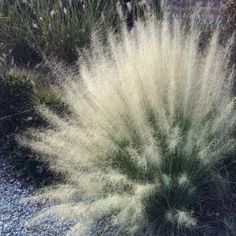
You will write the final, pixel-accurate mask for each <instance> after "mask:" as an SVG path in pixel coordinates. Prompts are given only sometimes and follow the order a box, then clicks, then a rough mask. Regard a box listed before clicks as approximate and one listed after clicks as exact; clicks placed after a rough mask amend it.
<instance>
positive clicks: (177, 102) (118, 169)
mask: <svg viewBox="0 0 236 236" xmlns="http://www.w3.org/2000/svg"><path fill="white" fill-rule="evenodd" d="M189 26H190V27H189ZM186 28H188V30H186ZM200 35H201V30H199V29H198V26H197V25H196V23H195V22H194V21H193V22H192V23H190V25H188V27H186V25H185V24H184V22H183V21H182V20H180V19H172V21H171V22H170V21H169V20H168V18H167V17H165V18H164V20H163V21H161V22H158V21H156V20H155V19H148V20H147V21H146V22H136V25H135V28H134V29H133V30H132V32H128V31H127V30H126V29H123V33H122V36H121V37H119V38H117V37H115V36H114V35H110V37H109V39H110V40H109V42H110V43H109V46H108V48H107V47H106V48H105V47H102V46H101V44H97V42H98V41H97V40H96V41H95V43H94V46H93V48H92V52H90V53H88V54H87V56H85V58H86V59H85V58H84V59H81V60H80V72H79V74H78V75H77V76H74V75H73V76H72V78H70V74H68V78H67V80H66V82H64V83H63V84H62V87H63V91H64V94H63V98H64V100H65V102H66V103H67V104H68V106H69V108H70V110H71V114H70V116H68V117H66V118H63V119H62V118H60V117H58V116H57V115H56V114H54V113H53V112H51V111H50V110H47V109H45V108H42V109H41V112H42V114H43V115H44V116H45V117H46V118H47V119H48V121H49V122H50V123H51V127H49V128H48V129H46V130H39V131H36V130H33V131H32V132H30V131H29V133H28V134H27V135H30V138H29V136H27V138H25V140H24V143H25V145H28V146H30V147H31V148H32V149H34V150H36V151H38V152H40V153H43V154H45V161H47V162H49V163H50V166H51V168H52V169H53V170H55V171H57V172H59V173H61V174H62V175H63V176H64V182H65V185H60V186H56V187H55V188H50V189H49V190H47V191H45V192H44V193H43V194H41V195H40V196H39V199H41V200H42V199H47V198H48V199H49V200H51V201H52V202H54V203H55V206H54V207H51V208H50V209H49V210H48V212H47V211H46V212H45V211H43V213H42V214H43V216H44V215H45V214H47V213H52V212H53V213H57V214H59V215H61V216H63V218H64V219H75V220H77V221H78V223H77V224H75V225H74V227H73V228H72V229H71V235H89V233H91V232H93V231H94V232H96V233H97V234H98V233H101V234H102V235H106V234H108V235H126V234H127V235H168V230H169V231H171V230H175V229H177V231H179V232H183V231H184V230H185V229H186V230H188V229H191V228H194V226H196V224H197V219H196V218H195V217H194V212H192V209H191V208H190V206H191V204H192V203H194V202H196V201H198V200H199V199H200V197H201V193H202V191H201V190H202V188H203V187H204V186H205V185H206V184H212V182H213V181H212V180H215V179H217V178H214V176H215V174H216V173H217V166H218V165H219V164H220V163H221V161H222V159H223V158H224V154H225V153H227V152H230V150H232V148H234V147H235V140H234V139H233V138H231V130H232V128H233V127H234V126H235V118H236V116H235V98H233V96H232V94H231V83H232V78H233V74H234V72H233V69H230V68H229V67H228V62H229V54H230V43H229V44H228V45H226V46H224V47H222V46H220V45H219V44H218V30H215V31H214V33H213V35H212V37H211V39H210V40H209V45H208V46H207V47H206V49H205V50H204V51H202V50H199V38H200ZM39 217H40V216H39Z"/></svg>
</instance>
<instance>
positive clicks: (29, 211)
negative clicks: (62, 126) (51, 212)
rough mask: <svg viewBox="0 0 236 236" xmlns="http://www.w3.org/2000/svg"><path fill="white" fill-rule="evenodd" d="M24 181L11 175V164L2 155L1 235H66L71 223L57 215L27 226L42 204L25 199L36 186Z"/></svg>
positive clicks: (0, 183)
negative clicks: (59, 220)
mask: <svg viewBox="0 0 236 236" xmlns="http://www.w3.org/2000/svg"><path fill="white" fill-rule="evenodd" d="M23 182H24V181H20V180H17V179H16V178H14V177H13V176H11V169H10V167H9V165H8V164H7V162H6V161H5V160H4V158H3V157H0V236H16V235H17V236H29V235H30V236H53V235H60V236H63V235H65V234H66V232H68V230H69V226H70V224H69V223H63V224H62V223H59V222H58V220H57V219H56V218H55V217H54V218H53V217H52V218H50V220H49V219H44V220H43V222H41V223H40V224H39V225H36V226H34V227H30V228H28V227H27V225H26V224H27V221H29V220H30V219H31V218H32V216H34V214H36V213H37V212H38V211H39V210H40V206H38V205H37V204H33V203H30V202H26V201H23V200H24V198H26V197H29V196H30V195H31V194H32V193H33V192H34V190H35V186H33V185H32V184H30V185H26V184H24V183H23Z"/></svg>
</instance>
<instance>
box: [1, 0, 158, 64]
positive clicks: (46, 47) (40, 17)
mask: <svg viewBox="0 0 236 236" xmlns="http://www.w3.org/2000/svg"><path fill="white" fill-rule="evenodd" d="M154 2H155V7H156V9H157V10H158V11H160V4H158V3H159V1H157V0H155V1H154ZM118 3H120V4H119V7H118ZM144 8H145V7H144V6H140V4H139V1H134V2H133V3H132V12H133V13H134V14H133V13H132V14H131V15H130V19H129V20H128V19H127V24H128V23H129V22H128V21H132V18H133V17H135V16H137V15H139V14H144V11H145V10H144ZM118 9H119V10H118ZM119 12H120V15H119V14H118V13H119ZM121 15H122V16H121ZM126 15H127V7H126V4H125V2H124V1H123V0H121V1H119V0H118V1H117V0H111V1H106V0H100V1H97V0H85V1H77V0H71V1H67V0H66V1H65V0H59V1H57V0H49V1H44V0H32V1H19V0H13V1H11V2H9V1H6V0H3V1H1V2H0V23H1V25H0V35H1V39H0V43H2V44H3V45H4V47H5V48H6V49H7V50H6V51H7V53H8V51H9V50H10V51H11V53H8V54H10V55H11V56H12V57H13V59H14V63H16V64H17V65H21V66H22V64H23V65H24V66H25V65H27V64H29V65H31V66H35V65H36V64H37V63H39V62H40V61H41V60H42V59H43V58H44V57H45V56H46V57H54V58H56V59H58V60H63V61H65V62H67V63H73V62H75V61H76V59H77V57H78V50H77V48H79V49H81V48H82V47H85V46H88V45H89V44H90V39H91V33H92V31H93V30H96V31H99V32H100V34H104V32H106V31H107V29H111V28H112V30H114V31H117V30H118V29H119V27H120V25H121V22H122V21H123V20H126V18H127V16H126ZM121 17H123V18H121ZM25 55H26V56H25Z"/></svg>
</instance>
